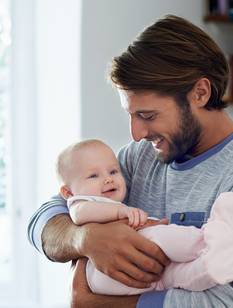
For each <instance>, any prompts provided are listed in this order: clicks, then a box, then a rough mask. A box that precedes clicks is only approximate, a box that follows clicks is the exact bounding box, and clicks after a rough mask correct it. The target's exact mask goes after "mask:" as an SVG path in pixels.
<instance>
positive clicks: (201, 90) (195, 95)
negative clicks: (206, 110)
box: [187, 78, 211, 108]
mask: <svg viewBox="0 0 233 308" xmlns="http://www.w3.org/2000/svg"><path fill="white" fill-rule="evenodd" d="M210 96H211V83H210V81H209V79H208V78H201V79H199V80H198V81H197V82H196V83H195V85H194V86H193V88H192V90H191V91H190V92H189V93H188V95H187V98H188V101H189V102H190V104H192V105H195V107H197V108H201V107H204V106H205V105H206V104H207V103H208V101H209V99H210Z"/></svg>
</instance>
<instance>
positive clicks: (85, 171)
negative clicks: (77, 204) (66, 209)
mask: <svg viewBox="0 0 233 308" xmlns="http://www.w3.org/2000/svg"><path fill="white" fill-rule="evenodd" d="M71 173H72V174H70V176H71V177H70V179H71V181H70V185H69V186H70V189H71V192H72V194H73V195H76V194H78V195H92V196H101V197H106V198H110V199H112V200H115V201H123V199H124V197H125V194H126V185H125V180H124V178H123V176H122V174H121V170H120V166H119V163H118V161H117V159H116V156H115V154H114V153H113V151H112V150H111V149H110V148H109V147H107V146H106V145H104V144H101V143H100V144H92V145H88V146H86V147H84V148H82V149H79V150H78V151H76V152H74V153H73V155H72V171H71Z"/></svg>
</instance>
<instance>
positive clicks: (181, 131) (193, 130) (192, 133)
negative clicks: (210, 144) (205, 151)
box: [157, 104, 202, 164]
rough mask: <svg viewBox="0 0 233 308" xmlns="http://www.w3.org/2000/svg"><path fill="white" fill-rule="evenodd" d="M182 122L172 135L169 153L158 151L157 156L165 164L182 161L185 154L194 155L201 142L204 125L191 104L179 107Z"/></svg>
mask: <svg viewBox="0 0 233 308" xmlns="http://www.w3.org/2000/svg"><path fill="white" fill-rule="evenodd" d="M178 108H179V110H180V119H179V121H180V123H179V127H178V129H177V132H176V133H175V134H173V135H171V142H169V141H168V140H166V142H167V143H168V153H167V154H165V153H163V152H162V151H161V152H160V151H158V156H157V158H158V159H159V160H160V161H162V162H163V163H165V164H169V163H171V162H172V161H182V160H184V156H192V155H193V154H194V153H195V151H196V147H197V145H198V143H199V140H200V136H201V133H202V126H201V124H200V122H199V121H198V119H197V118H196V117H195V116H194V115H193V114H192V111H191V109H190V107H189V105H188V104H187V105H185V106H182V107H179V106H178Z"/></svg>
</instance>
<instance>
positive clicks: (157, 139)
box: [153, 137, 163, 145]
mask: <svg viewBox="0 0 233 308" xmlns="http://www.w3.org/2000/svg"><path fill="white" fill-rule="evenodd" d="M161 141H163V138H162V137H161V138H156V139H155V140H154V141H153V143H154V145H157V144H158V143H159V142H161Z"/></svg>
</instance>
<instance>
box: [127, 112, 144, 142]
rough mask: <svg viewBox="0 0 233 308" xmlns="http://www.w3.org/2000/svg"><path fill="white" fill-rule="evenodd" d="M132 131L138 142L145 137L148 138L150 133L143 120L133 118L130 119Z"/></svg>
mask: <svg viewBox="0 0 233 308" xmlns="http://www.w3.org/2000/svg"><path fill="white" fill-rule="evenodd" d="M130 132H131V135H132V137H133V139H134V140H135V141H136V142H138V141H140V140H141V139H143V138H146V137H147V135H148V129H147V127H146V125H145V123H143V122H142V121H141V120H139V119H135V118H134V119H133V118H131V121H130Z"/></svg>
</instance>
